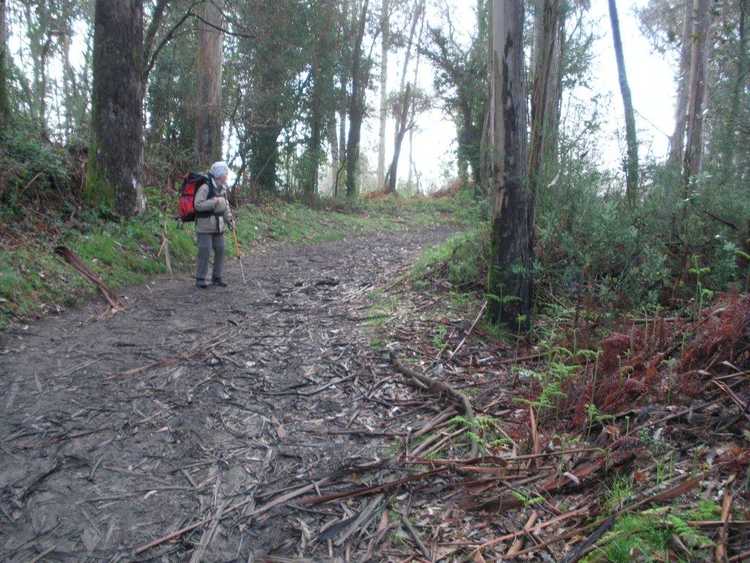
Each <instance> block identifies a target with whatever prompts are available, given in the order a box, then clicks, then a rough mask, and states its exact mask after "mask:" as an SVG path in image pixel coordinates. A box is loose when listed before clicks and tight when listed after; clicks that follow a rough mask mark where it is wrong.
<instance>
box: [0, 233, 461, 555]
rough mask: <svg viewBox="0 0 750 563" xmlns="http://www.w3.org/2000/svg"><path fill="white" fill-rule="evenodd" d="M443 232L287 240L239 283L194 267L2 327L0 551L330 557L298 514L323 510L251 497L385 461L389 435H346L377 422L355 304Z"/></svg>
mask: <svg viewBox="0 0 750 563" xmlns="http://www.w3.org/2000/svg"><path fill="white" fill-rule="evenodd" d="M448 234H449V232H448V230H447V229H443V230H434V231H429V232H411V233H398V234H382V235H376V236H370V237H368V238H364V239H356V240H352V241H340V242H333V243H326V244H321V245H317V246H307V247H276V248H274V249H272V250H268V251H266V252H265V254H256V255H254V256H249V257H246V258H245V267H246V270H247V272H248V278H249V279H248V284H247V285H242V282H241V278H240V272H239V268H238V267H237V265H236V262H235V261H231V262H232V263H233V265H232V266H231V268H230V270H229V272H228V276H227V278H228V281H229V282H231V285H230V287H229V288H228V289H212V290H208V291H198V290H196V289H194V287H193V285H192V282H191V281H190V278H189V277H188V276H182V277H180V278H179V279H176V280H163V281H159V282H157V283H154V284H150V285H148V286H144V287H140V288H135V289H132V290H130V291H129V292H126V297H127V302H128V304H129V305H128V308H127V310H126V311H124V312H121V313H119V314H117V315H115V316H114V317H111V318H102V316H101V312H102V310H103V306H102V305H101V304H92V305H90V306H88V307H87V308H85V309H82V310H79V311H74V312H70V313H67V314H65V315H63V316H61V317H57V318H51V319H48V320H46V321H43V322H39V323H35V324H32V325H31V326H30V327H28V329H27V330H20V329H16V330H12V331H9V332H8V333H6V334H4V335H2V336H0V339H1V340H0V354H2V355H1V356H0V362H1V363H0V365H2V368H0V460H1V461H0V560H2V561H30V560H37V559H35V558H39V559H38V560H44V561H118V560H119V561H134V560H158V561H183V560H185V561H187V560H189V559H190V557H191V556H193V555H194V554H195V550H196V549H197V548H196V545H198V544H200V542H201V541H203V542H204V543H208V540H209V539H210V540H211V541H210V543H208V546H207V549H206V551H205V555H204V556H203V558H202V559H201V560H204V561H248V560H252V559H253V556H255V557H258V559H257V560H264V559H263V558H264V557H266V555H267V554H269V553H273V554H276V555H283V556H301V555H305V556H309V557H314V559H316V560H320V559H322V557H321V554H322V555H325V556H328V555H330V554H329V551H328V549H327V546H326V542H325V541H324V542H318V543H316V542H313V540H314V538H315V537H316V535H317V533H318V532H319V530H309V529H307V528H308V526H307V525H306V524H305V523H304V522H303V521H302V519H300V518H299V516H300V514H312V515H313V516H315V518H317V519H318V521H320V522H325V521H326V520H330V519H331V518H328V516H331V517H333V514H331V513H327V512H326V509H325V508H323V509H320V510H317V509H316V510H315V511H310V510H309V509H308V511H307V513H305V512H303V513H300V512H299V511H298V510H296V509H292V508H290V507H289V506H287V505H282V506H279V507H277V508H274V509H272V510H269V511H267V512H265V513H264V514H262V515H258V516H257V517H253V516H252V511H253V508H254V507H256V506H262V505H263V504H264V503H267V502H269V501H270V500H273V499H274V498H278V496H279V495H280V494H281V492H282V491H284V490H285V489H287V488H290V490H291V489H293V488H296V487H300V486H303V485H308V484H310V483H312V482H313V481H314V480H315V479H317V478H320V477H322V476H325V475H328V474H330V473H331V472H332V471H335V470H337V469H341V468H345V467H347V466H351V465H356V464H357V463H364V462H368V461H370V460H373V459H374V458H375V456H376V455H377V450H378V448H379V447H382V445H383V442H382V441H378V440H373V439H372V438H368V439H367V440H365V439H363V438H361V437H359V436H357V435H356V434H350V433H348V432H349V430H350V429H352V428H363V427H367V426H368V425H369V426H370V427H372V426H375V425H382V424H381V420H380V414H381V412H380V411H382V410H383V407H382V406H381V405H379V404H378V403H377V402H376V401H369V402H368V401H366V400H362V397H363V396H364V395H366V394H367V391H368V389H371V388H372V386H373V385H375V384H376V383H377V381H376V376H375V375H374V374H375V372H374V371H373V370H372V369H371V365H370V360H368V359H367V357H368V356H367V354H368V351H367V346H366V340H365V338H364V336H363V334H362V330H361V325H362V317H365V316H367V312H366V310H365V309H363V308H362V305H361V302H360V303H358V299H360V298H361V297H362V296H364V294H365V293H367V291H368V289H370V288H373V287H375V286H377V285H378V284H385V283H387V281H388V280H390V279H393V278H392V276H393V275H394V272H396V271H398V270H400V269H401V268H403V267H405V266H406V265H408V264H409V263H410V262H411V261H412V260H413V258H414V256H415V255H416V253H417V252H418V251H420V250H421V249H422V248H424V247H425V246H429V245H431V244H434V243H437V242H439V241H441V240H442V239H444V238H445V237H446V236H447V235H448ZM181 354H182V355H183V357H181V358H177V356H178V355H181ZM238 502H246V503H247V504H245V505H243V507H242V508H241V509H237V510H235V511H233V512H232V513H231V514H228V515H227V516H226V517H225V518H222V519H220V520H218V521H217V523H215V526H211V524H210V523H209V524H207V525H204V526H200V527H199V528H197V529H196V530H195V531H192V532H190V533H187V534H184V535H182V536H181V537H180V538H179V539H178V540H176V541H172V542H165V543H163V544H161V545H159V546H156V547H153V548H150V549H146V550H145V551H143V552H142V553H141V554H139V555H136V550H137V548H139V547H141V546H144V545H146V544H148V543H149V542H151V541H152V540H155V539H157V538H160V537H162V536H165V535H167V534H169V533H171V532H173V531H175V530H178V529H180V528H181V527H184V526H186V525H189V524H191V523H194V522H197V521H199V520H201V519H202V518H209V519H210V518H212V517H213V516H214V515H215V514H216V512H217V511H218V510H220V509H221V507H223V508H224V509H228V508H230V507H231V506H233V505H234V504H236V503H238ZM212 527H215V528H216V531H215V533H214V534H213V536H212V537H210V538H209V533H208V532H207V530H208V531H210V530H211V529H212ZM333 555H334V557H339V556H342V555H343V553H342V549H341V548H338V547H334V549H333ZM40 556H41V557H40Z"/></svg>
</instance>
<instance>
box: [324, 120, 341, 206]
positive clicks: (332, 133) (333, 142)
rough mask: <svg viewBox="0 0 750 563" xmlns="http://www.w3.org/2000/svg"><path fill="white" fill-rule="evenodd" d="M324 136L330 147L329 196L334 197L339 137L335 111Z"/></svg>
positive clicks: (337, 169)
mask: <svg viewBox="0 0 750 563" xmlns="http://www.w3.org/2000/svg"><path fill="white" fill-rule="evenodd" d="M326 136H327V137H328V144H329V145H330V147H331V194H332V195H334V191H335V190H336V176H338V173H339V136H338V131H337V129H336V112H335V111H334V112H332V114H331V115H330V116H329V118H328V123H327V125H326Z"/></svg>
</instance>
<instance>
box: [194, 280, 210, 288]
mask: <svg viewBox="0 0 750 563" xmlns="http://www.w3.org/2000/svg"><path fill="white" fill-rule="evenodd" d="M195 287H197V288H198V289H208V284H207V283H206V282H204V281H198V282H195Z"/></svg>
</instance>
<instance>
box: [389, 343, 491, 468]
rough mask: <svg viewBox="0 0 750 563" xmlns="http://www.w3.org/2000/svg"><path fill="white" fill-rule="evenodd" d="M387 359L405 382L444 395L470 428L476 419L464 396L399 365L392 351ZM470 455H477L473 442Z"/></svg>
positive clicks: (399, 362)
mask: <svg viewBox="0 0 750 563" xmlns="http://www.w3.org/2000/svg"><path fill="white" fill-rule="evenodd" d="M389 357H390V360H391V364H393V367H394V368H396V371H398V372H399V373H401V374H402V375H404V376H406V378H407V380H412V381H415V382H417V383H420V384H422V385H424V386H425V387H427V389H429V390H430V391H432V392H433V393H435V394H436V395H445V396H446V397H447V398H448V400H450V401H451V402H452V403H453V404H455V406H456V408H458V410H459V412H460V413H461V414H462V415H463V416H464V418H466V420H467V422H468V426H469V427H471V426H472V423H473V422H474V421H475V420H476V419H475V417H474V409H473V408H472V406H471V402H470V401H469V399H468V397H467V396H466V395H464V394H463V393H461V392H459V391H456V390H455V389H454V388H453V387H451V386H450V385H448V384H447V383H443V382H442V381H437V380H435V379H432V378H431V377H427V376H426V375H422V374H421V373H417V371H415V370H413V369H411V368H409V367H407V366H405V365H404V364H402V363H401V361H400V360H399V359H398V357H397V356H396V353H395V352H393V351H392V350H391V352H390V354H389ZM470 455H471V456H472V457H475V456H476V455H477V445H476V444H475V443H474V442H472V444H471V454H470Z"/></svg>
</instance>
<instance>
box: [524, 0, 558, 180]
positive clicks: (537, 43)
mask: <svg viewBox="0 0 750 563" xmlns="http://www.w3.org/2000/svg"><path fill="white" fill-rule="evenodd" d="M534 28H535V29H534V58H533V63H534V86H533V92H532V99H531V116H532V117H531V119H532V124H531V147H530V151H529V181H530V186H531V191H532V193H535V194H536V193H537V192H538V190H539V189H540V187H541V186H542V185H543V184H544V182H545V181H546V180H547V179H548V178H549V175H550V174H549V171H550V170H552V169H554V167H555V164H556V153H557V135H558V130H559V116H560V98H561V95H562V83H561V80H562V76H561V66H562V63H563V61H562V41H563V34H564V29H565V23H564V17H563V15H562V13H561V6H560V1H559V0H537V3H536V12H535V16H534Z"/></svg>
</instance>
